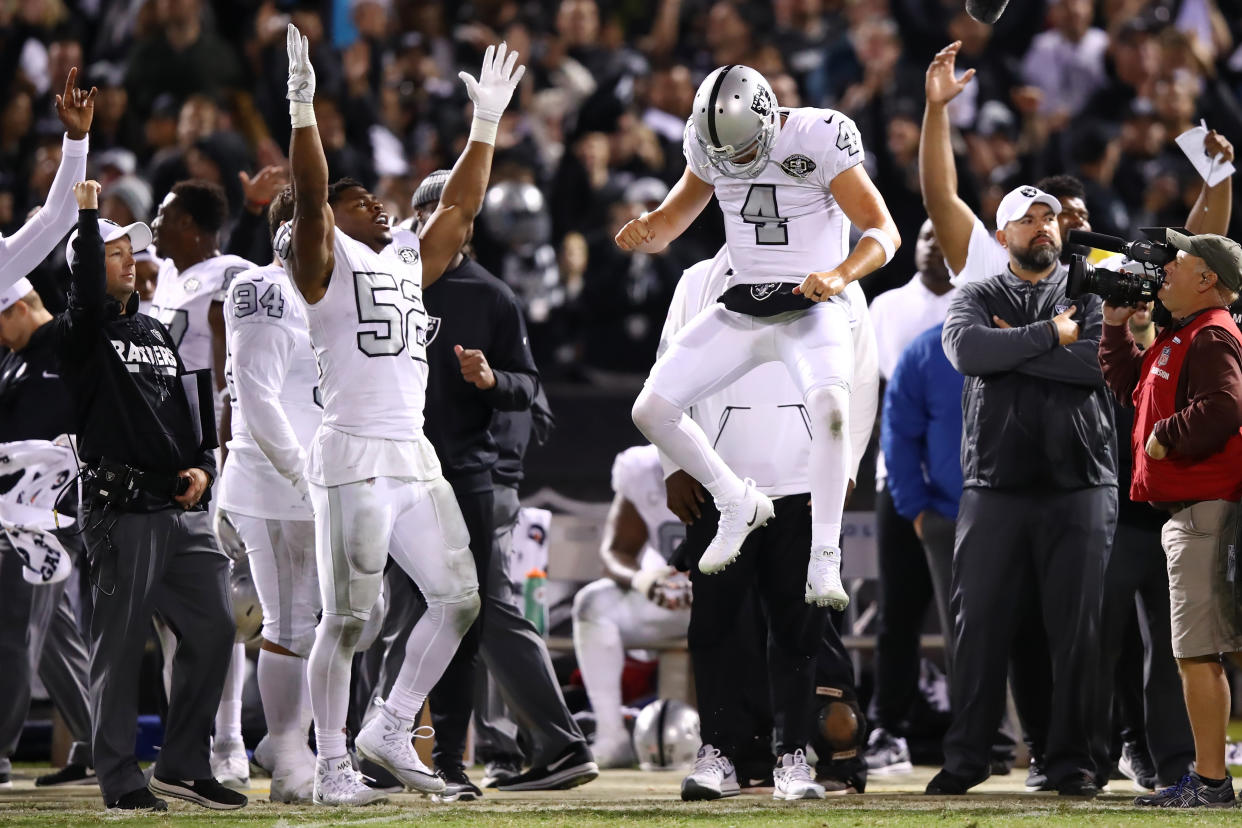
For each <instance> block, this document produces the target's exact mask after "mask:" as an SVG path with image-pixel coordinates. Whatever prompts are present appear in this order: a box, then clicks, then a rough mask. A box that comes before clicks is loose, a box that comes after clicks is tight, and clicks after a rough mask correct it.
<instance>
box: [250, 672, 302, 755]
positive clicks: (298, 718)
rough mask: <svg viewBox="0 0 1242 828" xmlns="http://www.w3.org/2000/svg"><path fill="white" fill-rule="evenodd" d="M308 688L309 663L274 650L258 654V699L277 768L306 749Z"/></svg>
mask: <svg viewBox="0 0 1242 828" xmlns="http://www.w3.org/2000/svg"><path fill="white" fill-rule="evenodd" d="M305 687H306V659H304V658H300V657H298V656H293V655H284V654H283V653H274V652H272V651H271V650H259V695H260V696H261V697H262V699H263V717H264V718H265V719H267V732H268V736H270V737H271V740H272V748H273V752H274V753H275V755H276V762H277V764H278V765H281V764H284V762H283V760H284V758H285V757H286V756H289V755H290V754H294V755H297V754H300V753H301V752H303V751H304V750H305V748H306V728H305V727H304V726H303V725H302V709H303V707H305V704H304V700H303V698H302V694H303V691H304V688H305Z"/></svg>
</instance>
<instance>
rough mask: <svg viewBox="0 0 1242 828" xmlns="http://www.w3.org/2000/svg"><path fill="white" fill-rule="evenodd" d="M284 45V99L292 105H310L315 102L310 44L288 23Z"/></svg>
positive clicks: (295, 27)
mask: <svg viewBox="0 0 1242 828" xmlns="http://www.w3.org/2000/svg"><path fill="white" fill-rule="evenodd" d="M285 43H286V47H287V48H288V51H289V86H288V92H287V93H286V95H285V97H286V98H288V99H289V100H290V101H291V102H293V103H304V104H308V103H312V102H314V100H315V67H314V66H311V61H310V42H309V41H307V39H306V38H305V37H303V36H302V33H301V32H299V31H298V27H297V26H295V25H293V24H292V23H290V24H289V32H288V34H287V35H286V37H285Z"/></svg>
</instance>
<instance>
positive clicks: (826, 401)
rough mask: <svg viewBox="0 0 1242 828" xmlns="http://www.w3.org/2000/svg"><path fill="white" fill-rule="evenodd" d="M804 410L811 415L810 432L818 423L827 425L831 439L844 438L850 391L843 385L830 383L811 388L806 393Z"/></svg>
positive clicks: (846, 427)
mask: <svg viewBox="0 0 1242 828" xmlns="http://www.w3.org/2000/svg"><path fill="white" fill-rule="evenodd" d="M805 402H806V410H807V412H808V413H809V414H810V415H811V422H812V426H811V429H812V433H815V432H816V431H817V428H818V424H820V423H824V424H826V426H827V429H828V430H827V434H828V436H829V437H830V438H831V439H833V440H844V439H845V438H846V437H848V436H849V434H848V419H849V417H848V415H849V405H850V392H849V389H848V388H846V387H845V386H844V385H840V384H836V383H832V384H829V385H821V386H820V387H818V388H812V389H811V390H810V392H808V393H807V395H806V400H805Z"/></svg>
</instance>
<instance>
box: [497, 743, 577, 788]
mask: <svg viewBox="0 0 1242 828" xmlns="http://www.w3.org/2000/svg"><path fill="white" fill-rule="evenodd" d="M597 776H599V766H598V765H596V764H595V757H593V756H592V755H591V751H590V749H588V748H587V746H586V745H585V744H583V743H582V742H574V743H573V744H572V745H570V746H569V747H567V748H565V750H564V751H563V752H562V753H561V755H560V756H558V757H556V758H555V759H553V760H552V761H551V762H549V763H548V764H546V765H540V766H539V767H535V768H531V769H530V770H528V771H527V772H526V773H522V774H518V775H517V776H515V777H513V778H512V779H510V780H508V781H506V782H501V783H500V784H499V785H497V786H496V788H497V789H498V790H502V791H563V790H565V789H566V788H575V787H577V786H578V785H585V784H586V783H588V782H590V781H591V780H592V779H594V778H595V777H597Z"/></svg>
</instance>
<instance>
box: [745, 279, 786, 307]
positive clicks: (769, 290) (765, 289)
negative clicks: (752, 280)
mask: <svg viewBox="0 0 1242 828" xmlns="http://www.w3.org/2000/svg"><path fill="white" fill-rule="evenodd" d="M780 286H781V283H780V282H764V283H763V284H762V285H751V286H750V298H752V299H754V300H755V301H756V302H762V301H763V300H764V299H767V298H768V297H769V296H771V295H772V294H774V293H776V290H777V288H779V287H780Z"/></svg>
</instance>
